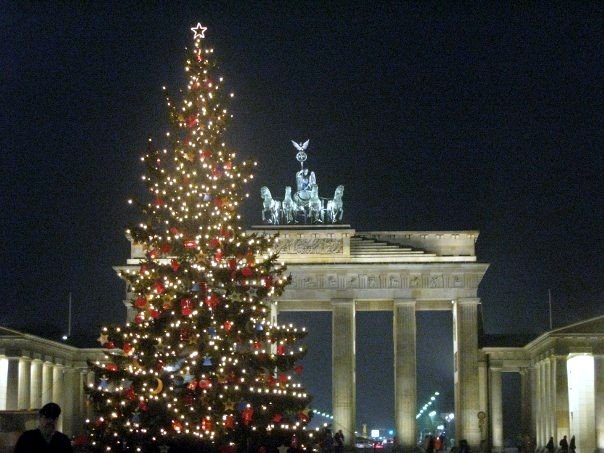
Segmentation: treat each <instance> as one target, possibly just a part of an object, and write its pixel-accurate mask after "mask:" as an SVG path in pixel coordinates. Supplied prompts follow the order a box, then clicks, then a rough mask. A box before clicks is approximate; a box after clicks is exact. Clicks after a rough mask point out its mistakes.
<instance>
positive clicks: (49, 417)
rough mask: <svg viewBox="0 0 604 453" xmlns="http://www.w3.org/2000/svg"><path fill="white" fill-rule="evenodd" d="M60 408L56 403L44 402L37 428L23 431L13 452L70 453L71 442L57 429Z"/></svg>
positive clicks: (71, 450)
mask: <svg viewBox="0 0 604 453" xmlns="http://www.w3.org/2000/svg"><path fill="white" fill-rule="evenodd" d="M60 414H61V408H60V407H59V405H58V404H56V403H48V404H45V405H44V406H43V407H42V409H40V412H39V415H40V418H39V424H38V428H37V429H32V430H29V431H25V432H24V433H23V434H21V436H20V437H19V440H17V445H15V450H14V452H15V453H72V452H73V449H72V448H71V442H70V441H69V437H67V436H66V435H65V434H63V433H62V432H59V431H57V419H58V418H59V415H60Z"/></svg>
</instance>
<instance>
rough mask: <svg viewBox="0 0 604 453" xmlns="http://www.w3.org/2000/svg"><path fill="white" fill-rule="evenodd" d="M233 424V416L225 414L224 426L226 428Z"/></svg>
mask: <svg viewBox="0 0 604 453" xmlns="http://www.w3.org/2000/svg"><path fill="white" fill-rule="evenodd" d="M234 426H235V417H233V416H232V415H227V416H226V418H225V419H224V427H225V428H227V429H231V428H233V427H234Z"/></svg>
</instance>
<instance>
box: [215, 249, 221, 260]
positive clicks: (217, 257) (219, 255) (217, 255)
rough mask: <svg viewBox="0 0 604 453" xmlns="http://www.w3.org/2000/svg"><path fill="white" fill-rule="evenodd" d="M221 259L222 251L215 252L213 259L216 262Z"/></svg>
mask: <svg viewBox="0 0 604 453" xmlns="http://www.w3.org/2000/svg"><path fill="white" fill-rule="evenodd" d="M222 257H223V253H222V250H216V253H214V259H215V260H216V261H220V260H221V259H222Z"/></svg>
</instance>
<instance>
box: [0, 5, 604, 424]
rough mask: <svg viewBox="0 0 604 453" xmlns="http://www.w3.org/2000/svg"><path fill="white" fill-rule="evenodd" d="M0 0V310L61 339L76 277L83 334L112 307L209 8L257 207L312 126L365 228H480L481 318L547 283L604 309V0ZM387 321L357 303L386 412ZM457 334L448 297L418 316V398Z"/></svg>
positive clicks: (569, 304) (366, 407) (314, 373)
mask: <svg viewBox="0 0 604 453" xmlns="http://www.w3.org/2000/svg"><path fill="white" fill-rule="evenodd" d="M1 3H2V4H1V7H2V14H1V15H0V62H1V66H2V71H1V73H0V78H1V79H0V103H1V106H0V107H1V109H0V112H1V116H0V130H1V133H0V140H1V142H0V146H1V149H0V155H1V159H2V160H1V165H0V172H1V174H0V185H1V190H0V194H1V197H2V199H1V202H2V210H1V213H0V219H1V224H0V240H1V244H2V250H1V253H0V260H1V261H0V262H1V278H2V281H1V285H0V291H1V292H0V299H1V300H2V307H3V310H2V312H1V314H0V325H4V326H10V327H13V328H18V329H28V330H30V331H38V332H44V334H45V335H47V336H49V337H52V338H58V336H59V334H61V333H63V331H65V330H66V325H67V306H68V304H67V300H68V294H69V292H72V294H73V303H74V313H73V333H74V336H78V335H80V334H83V335H88V337H89V338H96V336H97V331H98V328H99V327H100V326H101V325H104V324H107V323H121V322H123V321H124V319H125V309H124V307H123V304H122V299H123V295H124V292H123V291H124V289H123V284H122V282H121V281H120V280H119V278H118V277H117V276H116V274H115V272H114V271H113V270H112V266H113V265H120V264H123V263H125V260H126V259H127V257H128V254H129V244H128V242H127V241H126V239H125V236H124V229H125V226H126V225H127V223H128V222H129V221H131V220H133V219H135V217H136V213H135V212H134V211H133V210H131V209H130V208H129V206H128V205H127V203H126V200H127V199H128V198H130V197H132V196H135V197H136V196H138V195H141V194H143V193H144V187H143V184H142V183H141V181H140V176H141V174H142V172H143V166H142V165H141V163H140V157H141V155H142V154H143V151H144V149H145V146H146V142H147V139H148V138H149V137H152V138H153V139H154V140H155V141H156V142H157V143H162V136H163V134H164V132H165V130H166V128H167V115H166V109H165V105H164V97H163V92H162V86H164V85H166V86H167V87H168V88H169V89H170V90H171V91H172V92H173V93H177V91H178V89H180V88H184V81H185V76H184V58H185V52H184V47H185V46H187V45H190V44H191V43H192V33H191V31H190V27H192V26H194V25H195V24H196V23H197V22H198V21H200V22H202V23H203V24H204V25H206V26H207V27H208V32H207V33H206V37H207V38H208V41H209V42H211V43H212V44H213V46H214V49H215V53H216V56H217V57H218V58H219V60H220V61H221V67H222V70H223V73H224V76H225V79H226V81H227V83H226V85H227V86H228V88H229V89H232V90H233V91H234V92H235V93H236V97H235V100H234V103H233V105H232V109H231V110H232V111H233V112H234V114H235V118H234V120H233V122H232V124H231V127H230V128H229V130H228V131H227V136H226V141H227V143H228V144H229V145H230V146H231V148H233V149H234V150H236V151H237V152H238V154H239V155H240V156H241V157H242V158H253V159H256V160H257V161H258V162H259V170H258V172H257V173H256V179H255V183H254V184H253V185H251V186H250V190H249V192H250V194H251V196H250V201H249V202H248V204H247V205H246V206H245V210H244V213H243V214H244V219H245V224H246V225H248V226H249V225H253V224H258V223H259V220H260V214H259V212H260V209H259V207H260V199H259V188H260V186H261V185H267V186H269V187H270V188H271V190H272V191H273V193H278V194H279V195H280V194H281V192H282V190H283V187H284V186H285V185H293V184H294V173H295V171H296V170H297V168H298V163H297V162H296V161H295V158H294V156H295V150H294V148H293V147H292V145H291V143H290V140H291V139H295V140H296V141H302V140H306V139H307V138H309V139H310V147H309V150H308V155H309V159H308V161H307V166H309V167H310V168H311V169H312V170H314V171H315V172H316V174H317V179H318V183H319V187H320V190H321V195H322V196H331V195H332V194H333V190H334V189H335V187H336V185H338V184H344V185H345V187H346V189H345V194H344V202H345V219H344V220H345V222H346V223H349V224H350V225H351V226H352V227H353V228H355V229H356V230H357V231H370V230H470V229H476V230H480V238H479V240H478V243H477V254H478V258H479V261H481V262H487V263H490V265H491V266H490V268H489V270H488V272H487V274H486V276H485V278H484V280H483V282H482V285H481V288H480V290H479V295H480V297H481V298H482V303H483V315H484V327H485V331H486V332H487V333H489V334H503V333H505V334H511V333H522V334H538V333H542V332H543V331H545V330H546V329H547V328H548V322H549V321H548V289H551V294H552V306H553V311H552V315H553V324H554V327H556V326H561V325H564V324H568V323H571V322H575V321H578V320H581V319H585V318H588V317H592V316H595V315H600V314H602V313H604V279H603V278H602V276H603V275H604V266H603V260H602V256H604V239H603V237H604V221H603V219H604V200H603V195H602V194H603V188H604V184H603V182H602V180H603V178H604V172H603V169H604V168H603V161H602V149H603V140H602V130H603V127H602V126H603V124H602V112H603V111H604V105H603V104H604V103H603V96H602V80H603V77H602V55H603V54H604V52H603V49H602V43H603V42H604V40H603V30H602V17H603V15H602V13H603V11H602V3H597V2H593V3H590V2H581V3H580V2H576V3H572V4H571V3H566V2H559V3H547V4H546V3H540V4H539V5H534V4H525V3H513V4H507V5H498V6H493V5H491V4H487V3H485V4H482V5H481V6H476V7H468V6H467V5H466V6H465V7H462V6H461V5H457V6H451V5H447V6H443V5H444V2H443V3H424V2H417V3H405V4H400V3H402V2H396V3H395V2H392V3H390V2H385V1H384V2H368V1H367V2H355V1H347V2H329V3H328V4H324V3H327V2H318V1H317V2H293V1H291V2H289V1H288V2H277V1H275V2H261V1H260V2H230V3H229V2H202V1H198V2H190V3H182V2H162V3H159V2H158V3H155V4H154V5H155V6H141V5H140V2H125V1H120V2H31V3H29V2H8V1H4V2H1ZM282 319H283V320H288V321H289V320H290V319H292V320H294V321H296V322H297V323H301V324H304V325H306V326H308V327H310V328H311V334H310V336H309V337H308V342H307V343H308V345H309V349H310V352H309V356H308V358H307V360H306V362H305V367H306V369H305V373H304V374H303V377H304V379H305V385H306V386H307V387H308V388H309V389H310V391H311V393H313V394H314V395H315V400H314V406H315V407H317V408H320V409H323V410H329V409H330V408H331V387H330V385H331V384H330V378H331V369H330V367H329V365H326V364H325V360H327V364H328V363H329V357H330V351H331V344H330V340H329V339H330V333H331V321H330V316H329V315H328V314H312V315H305V316H297V317H296V316H292V315H287V316H283V317H282ZM391 333H392V326H391V317H390V314H387V313H376V312H374V313H361V314H359V316H358V339H359V344H358V348H357V350H358V362H357V369H358V378H357V380H358V389H357V394H358V408H357V412H358V414H359V416H358V420H359V423H362V422H367V423H369V424H370V427H371V426H382V427H390V426H392V424H393V421H392V419H393V416H392V412H393V403H392V340H391ZM450 343H451V320H450V314H443V313H437V314H432V315H428V314H425V313H421V314H420V315H419V316H418V363H419V370H418V385H419V397H420V401H418V402H420V403H421V402H422V401H421V400H422V399H423V398H425V397H426V396H427V395H428V394H429V393H430V392H433V391H435V390H440V391H441V392H442V393H443V405H442V410H452V393H453V392H452V376H451V375H450V374H451V373H452V358H451V355H450V354H451V352H450V351H451V350H452V346H451V344H450ZM443 351H444V352H445V354H443ZM375 382H382V383H383V387H378V386H375ZM504 385H506V384H505V382H504Z"/></svg>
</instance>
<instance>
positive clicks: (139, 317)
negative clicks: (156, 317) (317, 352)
mask: <svg viewBox="0 0 604 453" xmlns="http://www.w3.org/2000/svg"><path fill="white" fill-rule="evenodd" d="M144 321H145V317H144V316H143V315H142V313H139V314H137V315H136V316H135V317H134V322H135V323H136V324H142V323H143V322H144Z"/></svg>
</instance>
